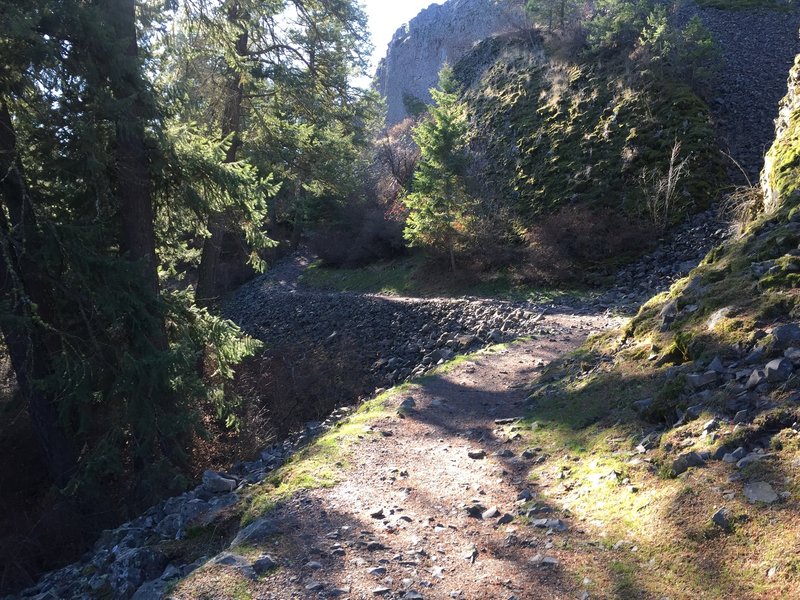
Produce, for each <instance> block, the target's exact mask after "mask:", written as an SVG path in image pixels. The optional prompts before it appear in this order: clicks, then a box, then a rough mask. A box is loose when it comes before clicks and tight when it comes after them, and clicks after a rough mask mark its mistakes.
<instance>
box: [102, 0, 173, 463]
mask: <svg viewBox="0 0 800 600" xmlns="http://www.w3.org/2000/svg"><path fill="white" fill-rule="evenodd" d="M101 7H102V8H103V9H104V10H105V19H106V22H107V23H108V24H109V26H110V27H111V30H112V31H113V32H114V39H115V40H116V41H117V43H118V44H119V48H118V52H119V53H120V54H119V55H117V56H114V60H113V61H108V60H107V59H106V60H105V61H104V59H103V57H99V58H98V60H99V61H100V64H104V65H105V67H106V70H107V72H106V73H105V75H106V77H107V78H108V82H109V85H110V88H111V93H112V94H113V96H114V100H115V101H116V103H117V104H118V107H117V111H116V112H115V113H114V118H115V123H114V125H115V129H116V140H115V141H116V148H115V159H116V175H117V180H116V192H115V193H116V198H117V204H118V209H119V226H120V251H121V253H122V254H123V256H125V257H126V258H127V259H128V260H129V261H130V262H131V265H132V267H133V268H134V269H136V270H137V271H138V272H139V275H140V277H141V282H142V283H143V289H144V292H145V294H146V295H147V297H146V298H145V301H146V302H147V303H148V304H149V306H150V307H151V310H150V311H149V312H150V315H149V317H150V322H149V323H148V324H147V327H146V329H145V330H144V334H143V335H142V333H140V332H139V331H137V330H138V329H140V328H141V327H142V325H143V324H142V323H136V324H134V323H129V327H130V334H129V337H130V342H131V352H132V354H133V355H134V356H136V357H143V358H149V357H150V356H152V353H153V351H156V352H166V351H168V350H169V342H168V339H167V332H166V324H165V321H164V317H163V316H162V315H161V313H160V309H159V308H158V306H157V304H158V301H159V282H158V256H157V254H156V236H155V215H154V209H153V183H152V177H151V174H150V163H149V157H148V152H147V148H146V144H145V129H144V123H145V119H146V117H147V108H146V104H145V102H144V96H143V94H144V92H145V84H144V80H143V77H142V65H141V63H140V60H139V45H138V40H137V34H136V6H135V0H102V2H101ZM160 384H161V385H160V389H154V390H151V391H150V392H149V393H150V394H152V395H153V396H155V395H157V396H158V397H157V398H156V397H151V398H150V401H151V403H152V405H153V406H158V408H159V412H160V413H162V417H161V418H157V417H155V416H154V417H153V421H154V424H155V425H156V439H157V441H158V444H159V446H160V448H161V451H162V453H163V454H164V455H166V456H167V457H169V458H170V459H171V460H172V461H173V462H176V463H179V464H180V463H182V461H183V459H184V455H183V453H182V446H184V445H186V443H187V442H188V440H187V439H185V438H184V437H183V436H179V437H175V436H168V435H166V434H165V433H164V432H163V431H161V430H160V428H159V427H160V424H161V423H163V422H164V420H163V419H164V418H166V419H167V420H170V419H172V418H173V417H176V416H177V413H178V407H177V398H176V397H175V395H174V394H173V393H172V392H171V391H170V390H169V388H168V385H167V382H166V378H165V379H164V381H162V382H160ZM134 393H135V392H134ZM143 450H144V452H143V453H142V455H140V456H138V457H137V460H138V461H139V464H138V465H137V467H138V468H141V467H144V466H146V460H147V459H146V455H147V454H149V453H150V452H151V449H149V448H143Z"/></svg>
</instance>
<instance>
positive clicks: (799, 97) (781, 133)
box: [761, 54, 800, 211]
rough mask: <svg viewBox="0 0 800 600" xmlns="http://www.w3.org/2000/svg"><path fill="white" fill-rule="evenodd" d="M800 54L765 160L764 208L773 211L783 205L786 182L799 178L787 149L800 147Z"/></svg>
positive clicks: (762, 180) (795, 164)
mask: <svg viewBox="0 0 800 600" xmlns="http://www.w3.org/2000/svg"><path fill="white" fill-rule="evenodd" d="M798 121H800V54H799V55H798V56H797V57H796V58H795V64H794V68H793V69H792V72H791V74H790V75H789V91H788V93H787V94H786V96H785V97H784V98H783V100H782V101H781V106H780V113H779V115H778V119H777V120H776V121H775V144H774V145H773V146H772V148H771V149H770V151H769V152H768V153H767V156H766V158H765V159H764V171H763V172H762V174H761V187H762V188H763V190H764V207H765V208H766V209H767V211H771V210H773V209H774V208H776V207H777V206H779V205H780V203H781V201H782V200H783V197H782V196H783V195H784V194H785V193H786V192H787V190H786V189H785V187H786V186H785V185H784V183H785V180H786V178H787V176H791V173H792V172H794V173H795V177H797V175H796V174H797V162H796V161H797V156H796V155H794V154H792V153H791V152H788V153H787V152H786V151H785V148H786V147H787V146H788V147H789V148H791V147H794V148H795V149H797V147H798V143H800V123H798Z"/></svg>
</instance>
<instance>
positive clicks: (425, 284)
mask: <svg viewBox="0 0 800 600" xmlns="http://www.w3.org/2000/svg"><path fill="white" fill-rule="evenodd" d="M300 283H301V285H303V286H304V287H307V288H311V289H319V290H330V291H339V292H357V293H365V294H385V295H390V296H409V297H420V298H431V297H462V296H476V297H479V298H499V299H504V300H530V301H533V302H548V301H553V300H555V299H557V298H560V297H564V296H566V295H570V296H587V295H588V294H589V293H590V292H589V290H587V289H586V288H584V287H578V286H574V285H572V286H563V287H562V288H554V287H553V288H551V287H538V286H534V285H530V284H526V283H520V282H518V281H517V278H516V277H515V276H513V275H512V274H511V273H510V272H489V273H485V272H480V273H476V272H474V271H472V270H468V269H466V268H465V269H464V270H461V271H458V272H456V273H455V274H453V273H449V272H447V271H443V270H442V268H441V267H439V266H432V265H431V264H430V263H429V262H426V259H425V257H424V256H422V255H421V254H419V255H412V256H411V257H406V258H400V259H395V260H391V261H382V262H379V263H373V264H371V265H367V266H365V267H358V268H334V267H323V266H321V265H320V264H313V265H311V266H310V267H309V268H308V269H307V270H306V271H305V273H304V274H303V275H302V277H301V279H300Z"/></svg>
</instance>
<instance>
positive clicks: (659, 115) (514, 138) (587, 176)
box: [456, 40, 725, 219]
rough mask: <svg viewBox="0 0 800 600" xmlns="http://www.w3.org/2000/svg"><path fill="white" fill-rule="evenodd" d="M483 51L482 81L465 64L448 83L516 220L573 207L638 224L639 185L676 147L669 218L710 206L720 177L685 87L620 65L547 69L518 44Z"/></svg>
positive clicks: (698, 105) (700, 111)
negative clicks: (684, 171)
mask: <svg viewBox="0 0 800 600" xmlns="http://www.w3.org/2000/svg"><path fill="white" fill-rule="evenodd" d="M492 49H493V54H491V53H489V55H490V56H491V60H486V64H488V66H486V67H485V68H484V69H483V70H482V71H481V70H480V69H476V68H475V64H474V62H475V61H474V60H472V57H469V58H468V59H466V60H467V61H468V62H469V66H470V68H469V69H463V68H461V67H460V65H457V66H456V73H457V74H459V75H460V76H461V78H462V81H463V83H464V84H465V85H466V86H467V92H466V94H465V102H466V105H467V107H468V111H469V114H470V120H471V122H472V124H473V127H472V130H471V135H472V140H473V141H472V143H473V146H474V147H475V148H476V149H479V150H480V151H481V152H482V153H484V154H485V155H486V157H487V159H488V160H487V161H486V163H487V164H488V165H490V166H489V168H488V172H487V173H486V174H485V175H486V179H487V180H489V181H490V182H491V184H492V186H493V187H495V188H496V189H498V191H499V193H500V195H501V196H503V197H507V198H516V203H517V209H518V211H519V212H520V213H521V214H522V215H524V216H525V218H527V219H534V218H535V217H536V215H538V214H541V213H543V212H551V211H553V210H555V209H557V208H558V207H561V206H564V205H567V204H574V203H585V204H588V205H591V206H595V207H603V208H612V209H614V210H619V211H622V212H624V213H626V214H628V215H637V214H639V215H641V214H643V212H644V209H643V192H642V190H641V189H640V186H639V184H638V181H639V176H640V174H641V172H642V170H643V169H656V168H660V169H663V168H665V167H666V165H667V162H668V160H669V155H670V151H671V149H672V146H673V144H674V143H675V141H676V140H679V141H681V144H682V151H683V155H684V156H689V157H690V159H689V161H690V165H689V175H688V177H687V178H686V179H685V180H684V182H683V187H684V189H683V190H682V193H681V198H691V199H692V200H691V202H688V201H687V202H684V204H683V205H682V206H679V207H677V209H676V210H675V212H674V214H673V215H672V216H673V218H675V219H678V218H680V216H681V215H682V214H685V213H686V212H689V211H692V210H696V209H697V208H700V207H702V206H705V205H706V204H708V203H710V202H711V201H713V199H714V198H715V196H716V194H717V192H718V190H719V189H720V186H721V184H722V182H723V181H724V178H725V175H724V171H723V168H722V163H721V160H720V157H719V151H718V148H717V146H716V142H715V139H716V137H715V132H714V128H713V125H712V123H711V119H710V116H709V114H710V113H709V109H708V107H707V106H706V105H705V104H704V103H703V102H702V101H701V100H700V99H699V98H698V97H697V96H696V95H695V94H694V93H693V92H692V90H691V89H689V88H688V87H687V86H685V85H682V84H679V83H677V82H675V81H656V80H653V79H648V78H647V77H645V76H641V75H630V74H629V73H626V72H625V66H624V64H623V63H624V61H618V62H614V61H606V62H604V63H603V65H602V66H601V65H599V64H596V63H595V62H592V61H590V60H589V59H588V58H587V59H582V60H585V62H573V63H555V62H553V63H551V62H548V61H547V60H546V59H545V58H544V57H543V55H542V54H540V53H538V52H537V51H536V50H535V49H532V48H531V47H529V46H528V45H527V43H526V42H522V41H508V42H506V45H505V46H503V45H502V44H499V43H498V42H497V41H496V40H495V41H493V42H492ZM481 52H483V53H487V51H486V50H483V49H481V48H480V47H479V48H478V49H477V50H476V51H475V53H477V54H480V53H481Z"/></svg>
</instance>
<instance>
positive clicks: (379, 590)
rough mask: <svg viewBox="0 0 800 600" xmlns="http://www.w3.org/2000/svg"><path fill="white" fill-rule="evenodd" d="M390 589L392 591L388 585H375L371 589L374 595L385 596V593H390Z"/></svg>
mask: <svg viewBox="0 0 800 600" xmlns="http://www.w3.org/2000/svg"><path fill="white" fill-rule="evenodd" d="M391 591H392V588H388V587H383V586H382V587H377V588H375V589H374V590H372V594H373V595H374V596H385V595H386V594H389V593H391Z"/></svg>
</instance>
